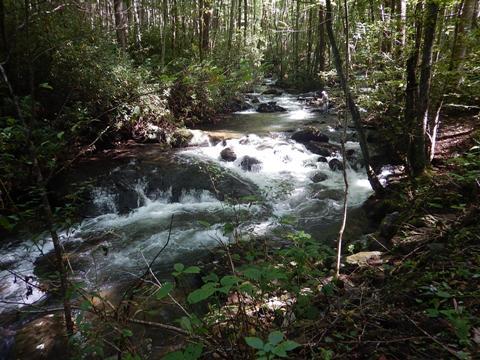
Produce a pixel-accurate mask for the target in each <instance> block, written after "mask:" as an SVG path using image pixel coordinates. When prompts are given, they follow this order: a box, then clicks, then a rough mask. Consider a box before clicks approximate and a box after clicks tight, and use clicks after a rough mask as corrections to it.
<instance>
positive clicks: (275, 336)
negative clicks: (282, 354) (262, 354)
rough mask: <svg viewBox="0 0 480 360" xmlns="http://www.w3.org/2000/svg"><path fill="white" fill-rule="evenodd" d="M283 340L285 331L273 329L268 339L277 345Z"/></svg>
mask: <svg viewBox="0 0 480 360" xmlns="http://www.w3.org/2000/svg"><path fill="white" fill-rule="evenodd" d="M282 340H283V333H282V332H281V331H278V330H277V331H272V332H271V333H270V334H269V335H268V341H269V342H270V344H272V345H273V346H275V345H277V344H278V343H280V341H282Z"/></svg>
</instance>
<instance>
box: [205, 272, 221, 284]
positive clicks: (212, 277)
mask: <svg viewBox="0 0 480 360" xmlns="http://www.w3.org/2000/svg"><path fill="white" fill-rule="evenodd" d="M202 280H203V282H206V283H207V282H217V281H218V276H217V274H215V273H210V274H208V275H206V276H204V277H202Z"/></svg>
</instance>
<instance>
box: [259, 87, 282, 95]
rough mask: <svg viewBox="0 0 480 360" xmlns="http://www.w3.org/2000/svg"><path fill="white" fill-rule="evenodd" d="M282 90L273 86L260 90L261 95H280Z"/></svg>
mask: <svg viewBox="0 0 480 360" xmlns="http://www.w3.org/2000/svg"><path fill="white" fill-rule="evenodd" d="M282 94H283V92H282V91H281V90H278V89H275V88H270V89H267V90H265V91H264V92H262V95H277V96H280V95H282Z"/></svg>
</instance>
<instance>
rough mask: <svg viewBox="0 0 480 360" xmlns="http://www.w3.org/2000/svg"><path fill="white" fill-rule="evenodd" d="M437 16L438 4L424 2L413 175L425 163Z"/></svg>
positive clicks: (423, 168) (421, 168)
mask: <svg viewBox="0 0 480 360" xmlns="http://www.w3.org/2000/svg"><path fill="white" fill-rule="evenodd" d="M437 17H438V5H437V3H436V2H435V0H428V1H427V3H426V9H425V17H424V23H423V27H424V31H423V32H424V35H423V46H422V63H421V68H420V83H419V89H418V109H417V116H416V119H417V120H416V123H415V126H414V128H413V143H412V154H411V155H412V156H411V159H410V164H411V167H412V172H413V175H414V176H418V175H420V174H422V173H423V171H424V170H425V167H426V165H427V156H426V148H425V137H426V135H427V122H428V105H429V102H430V84H431V73H432V49H433V42H434V38H435V28H436V24H437Z"/></svg>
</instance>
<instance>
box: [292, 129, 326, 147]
mask: <svg viewBox="0 0 480 360" xmlns="http://www.w3.org/2000/svg"><path fill="white" fill-rule="evenodd" d="M292 140H295V141H296V142H299V143H302V144H306V143H308V142H309V141H316V142H322V143H328V141H329V140H330V139H329V138H328V136H327V135H325V134H323V133H321V132H320V131H319V130H318V129H315V128H313V127H309V128H305V129H302V130H298V131H295V132H294V133H293V134H292Z"/></svg>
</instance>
